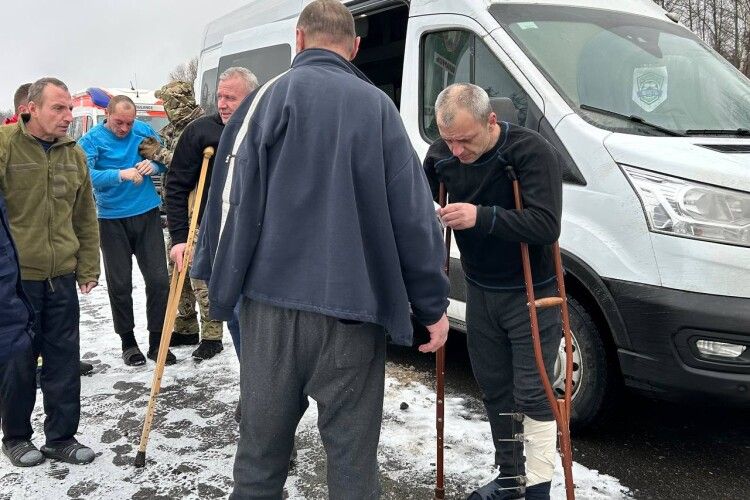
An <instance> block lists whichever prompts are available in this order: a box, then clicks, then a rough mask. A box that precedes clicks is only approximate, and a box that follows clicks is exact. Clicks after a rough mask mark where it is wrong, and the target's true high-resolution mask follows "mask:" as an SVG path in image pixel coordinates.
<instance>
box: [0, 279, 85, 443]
mask: <svg viewBox="0 0 750 500" xmlns="http://www.w3.org/2000/svg"><path fill="white" fill-rule="evenodd" d="M23 289H24V291H25V292H26V295H28V297H29V300H30V301H31V304H32V306H33V307H34V312H35V314H36V321H35V323H34V328H33V329H34V340H33V342H32V349H30V350H29V351H28V352H26V353H24V354H21V355H17V356H14V357H13V358H12V359H11V360H10V361H9V362H8V364H7V366H6V368H5V373H3V374H1V375H2V376H1V377H0V394H2V395H1V396H0V401H2V405H1V407H0V412H2V429H3V442H8V441H13V440H18V439H31V435H32V433H33V431H32V428H31V412H32V411H33V409H34V403H35V402H36V360H37V358H38V357H39V354H41V355H42V359H43V365H42V377H41V385H42V396H43V398H44V413H45V415H46V418H45V420H44V434H45V436H46V438H47V439H46V444H47V445H49V446H61V445H65V444H68V443H69V442H70V441H71V440H72V439H73V437H74V436H75V434H76V432H77V431H78V421H79V419H80V415H81V376H80V371H79V367H78V362H79V360H80V351H79V332H78V319H79V307H78V287H77V284H76V279H75V275H73V274H68V275H65V276H59V277H57V278H53V279H51V280H49V281H24V282H23Z"/></svg>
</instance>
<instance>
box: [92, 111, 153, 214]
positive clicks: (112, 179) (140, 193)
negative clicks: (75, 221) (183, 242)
mask: <svg viewBox="0 0 750 500" xmlns="http://www.w3.org/2000/svg"><path fill="white" fill-rule="evenodd" d="M146 137H154V138H156V139H157V140H158V141H159V142H161V139H160V138H159V134H157V133H156V132H155V131H154V129H152V128H151V126H150V125H148V124H147V123H144V122H142V121H138V120H136V121H135V122H133V129H132V130H131V131H130V133H129V134H128V135H126V136H125V137H123V138H119V137H117V136H116V135H115V134H113V133H112V131H111V130H109V129H108V128H107V127H106V126H105V125H104V124H103V123H102V124H99V125H97V126H96V127H94V128H92V129H91V130H90V131H89V132H87V133H86V135H84V136H83V137H81V139H80V140H79V141H78V145H79V146H81V147H82V148H83V150H84V151H85V152H86V162H87V163H88V166H89V172H91V183H92V184H93V186H94V195H95V196H94V197H95V198H96V208H97V212H98V216H99V218H100V219H122V218H124V217H132V216H134V215H140V214H143V213H146V212H148V211H149V210H151V209H153V208H156V207H158V206H159V203H160V201H161V200H160V199H159V195H158V194H157V193H156V188H155V187H154V183H153V181H152V180H151V177H144V178H143V182H142V183H141V184H140V185H137V186H136V185H135V184H134V183H133V182H130V181H120V170H124V169H127V168H131V167H134V166H135V165H136V164H137V163H139V162H140V161H142V160H143V157H142V156H141V155H139V154H138V145H140V143H141V141H142V140H143V139H145V138H146ZM153 164H154V165H155V166H156V167H157V169H158V171H157V172H156V173H155V174H154V175H156V174H160V173H163V172H164V171H165V170H166V168H165V167H164V165H162V164H161V163H156V162H153Z"/></svg>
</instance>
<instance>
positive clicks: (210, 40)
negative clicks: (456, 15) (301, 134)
mask: <svg viewBox="0 0 750 500" xmlns="http://www.w3.org/2000/svg"><path fill="white" fill-rule="evenodd" d="M310 1H311V0H251V1H249V2H248V3H247V4H246V5H245V6H243V7H240V8H238V9H235V10H233V11H232V12H230V13H229V14H226V15H224V16H222V17H220V18H218V19H215V20H214V21H211V22H210V23H208V25H206V30H205V32H204V34H203V44H202V46H201V52H204V51H206V50H209V49H211V48H213V47H216V46H219V45H221V42H222V40H223V39H224V36H225V35H227V34H229V33H234V32H237V31H240V30H246V29H249V28H253V27H255V26H260V25H262V24H267V23H272V22H275V21H280V20H282V19H289V18H293V17H296V16H298V15H299V13H300V12H301V11H302V6H303V5H306V4H308V3H310ZM354 2H356V0H344V2H343V3H344V4H350V3H354ZM475 2H476V4H477V8H481V9H486V8H487V6H488V4H490V5H491V4H502V3H505V4H539V5H551V6H560V7H562V6H568V7H588V8H594V9H603V10H616V11H620V12H627V13H631V14H639V15H642V16H649V17H655V18H658V19H662V20H666V16H665V11H664V10H663V9H662V8H661V7H659V6H658V5H657V4H656V3H654V2H653V1H652V0H617V1H616V2H614V1H613V0H490V1H489V2H488V1H487V0H475ZM357 3H364V2H362V1H360V2H357ZM409 3H410V4H411V6H412V11H413V12H419V11H425V10H427V9H429V10H430V11H435V12H449V11H450V9H451V7H452V6H453V7H454V8H455V2H454V1H451V0H412V1H411V2H409ZM446 9H447V10H446Z"/></svg>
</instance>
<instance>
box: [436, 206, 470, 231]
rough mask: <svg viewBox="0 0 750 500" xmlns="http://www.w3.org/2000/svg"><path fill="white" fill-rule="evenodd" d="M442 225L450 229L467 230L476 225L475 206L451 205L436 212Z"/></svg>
mask: <svg viewBox="0 0 750 500" xmlns="http://www.w3.org/2000/svg"><path fill="white" fill-rule="evenodd" d="M438 215H439V216H440V220H441V221H443V224H445V225H446V226H448V227H449V228H451V229H469V228H470V227H474V226H475V225H476V223H477V206H476V205H472V204H471V203H451V204H449V205H446V206H445V207H443V208H441V209H439V210H438Z"/></svg>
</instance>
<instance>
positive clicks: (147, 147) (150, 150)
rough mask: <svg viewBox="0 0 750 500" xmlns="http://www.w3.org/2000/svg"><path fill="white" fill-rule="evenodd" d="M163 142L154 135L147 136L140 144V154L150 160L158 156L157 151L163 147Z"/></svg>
mask: <svg viewBox="0 0 750 500" xmlns="http://www.w3.org/2000/svg"><path fill="white" fill-rule="evenodd" d="M161 147H162V146H161V144H159V141H157V140H156V139H155V138H153V137H146V138H145V139H143V140H142V141H141V143H140V144H139V145H138V154H139V155H141V156H143V157H144V158H148V159H149V160H153V159H154V158H156V153H158V152H159V150H160V149H161Z"/></svg>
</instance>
